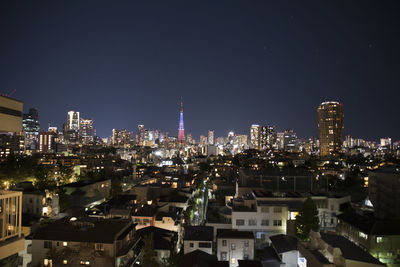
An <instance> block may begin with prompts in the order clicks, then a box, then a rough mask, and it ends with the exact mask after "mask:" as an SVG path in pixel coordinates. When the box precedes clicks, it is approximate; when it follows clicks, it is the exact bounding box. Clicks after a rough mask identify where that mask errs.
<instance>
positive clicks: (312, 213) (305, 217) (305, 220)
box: [295, 197, 319, 241]
mask: <svg viewBox="0 0 400 267" xmlns="http://www.w3.org/2000/svg"><path fill="white" fill-rule="evenodd" d="M295 225H296V236H297V237H298V238H299V239H300V240H303V241H307V240H309V239H310V231H311V230H313V231H318V230H319V218H318V210H317V206H316V205H315V203H314V201H313V200H312V199H311V197H308V198H307V199H306V201H304V203H303V204H302V205H301V207H300V210H299V214H298V215H297V216H296V222H295Z"/></svg>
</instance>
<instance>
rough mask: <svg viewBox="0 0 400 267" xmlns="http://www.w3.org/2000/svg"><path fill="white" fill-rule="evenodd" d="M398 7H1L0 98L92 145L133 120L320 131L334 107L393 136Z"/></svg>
mask: <svg viewBox="0 0 400 267" xmlns="http://www.w3.org/2000/svg"><path fill="white" fill-rule="evenodd" d="M399 11H400V5H399V1H378V0H377V1H320V0H318V1H266V0H263V1H243V0H242V1H233V0H229V1H205V0H202V1H187V0H186V1H173V0H168V1H165V0H163V1H147V0H146V1H88V0H85V1H48V2H44V1H25V2H20V1H1V2H0V88H1V89H0V92H3V93H7V92H9V91H12V90H13V89H14V88H16V89H17V92H16V93H15V94H14V95H13V97H15V98H17V99H20V100H22V101H24V102H25V109H26V110H27V109H28V108H29V107H37V108H38V109H39V115H40V121H41V125H42V129H46V128H47V125H48V123H51V124H52V125H57V126H59V127H60V126H61V125H62V123H63V122H64V121H65V120H66V116H67V115H66V113H67V111H68V110H78V111H80V112H81V114H82V116H83V117H93V119H94V122H95V128H96V129H97V133H98V135H100V136H108V135H110V134H111V129H112V128H127V129H129V130H134V131H135V132H136V126H137V124H139V123H142V124H144V125H145V127H147V128H158V129H161V130H165V131H169V132H170V133H171V135H177V128H178V118H179V114H178V112H179V98H180V96H183V98H184V102H185V103H184V104H185V129H186V133H188V132H192V133H193V134H194V135H195V137H196V138H198V135H200V134H206V132H207V130H208V129H215V130H216V134H217V135H226V134H227V132H228V131H230V130H233V131H235V132H237V133H246V134H248V132H249V127H250V124H252V123H258V124H273V125H276V126H277V129H278V130H283V129H285V128H293V129H294V130H295V131H296V132H297V133H298V135H299V136H300V137H309V136H317V123H316V108H317V106H318V105H319V103H320V102H322V101H324V100H338V101H340V102H341V103H343V105H344V109H345V134H351V135H353V136H356V137H363V138H367V139H378V138H379V137H384V136H390V137H392V138H393V139H394V140H399V139H400V131H399V130H400V125H399V123H398V122H399V108H398V105H399V104H398V102H399V96H400V92H399V91H400V51H399V49H400V27H399V25H400V16H399V15H398V14H399Z"/></svg>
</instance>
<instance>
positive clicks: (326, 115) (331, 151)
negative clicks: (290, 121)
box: [317, 101, 344, 156]
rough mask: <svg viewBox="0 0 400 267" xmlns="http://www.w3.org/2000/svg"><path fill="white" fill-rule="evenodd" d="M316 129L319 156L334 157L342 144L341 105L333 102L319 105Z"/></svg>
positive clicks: (342, 115) (342, 114)
mask: <svg viewBox="0 0 400 267" xmlns="http://www.w3.org/2000/svg"><path fill="white" fill-rule="evenodd" d="M317 114H318V129H319V144H320V155H321V156H327V155H336V154H337V153H339V152H340V150H341V148H342V144H343V118H344V112H343V105H342V104H340V103H338V102H334V101H329V102H324V103H322V104H321V105H319V107H318V110H317Z"/></svg>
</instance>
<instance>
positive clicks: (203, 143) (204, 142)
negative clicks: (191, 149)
mask: <svg viewBox="0 0 400 267" xmlns="http://www.w3.org/2000/svg"><path fill="white" fill-rule="evenodd" d="M199 144H200V145H201V146H206V145H207V136H204V135H200V143H199Z"/></svg>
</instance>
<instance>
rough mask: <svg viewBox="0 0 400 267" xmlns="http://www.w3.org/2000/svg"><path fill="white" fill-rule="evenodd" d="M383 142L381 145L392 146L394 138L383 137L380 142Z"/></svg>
mask: <svg viewBox="0 0 400 267" xmlns="http://www.w3.org/2000/svg"><path fill="white" fill-rule="evenodd" d="M380 143H381V144H380V145H381V147H384V146H391V145H392V138H390V137H387V138H381V142H380Z"/></svg>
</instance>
